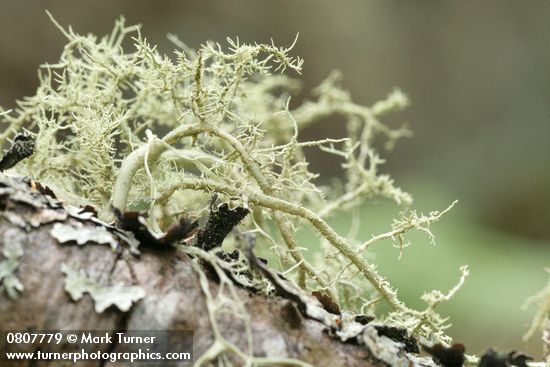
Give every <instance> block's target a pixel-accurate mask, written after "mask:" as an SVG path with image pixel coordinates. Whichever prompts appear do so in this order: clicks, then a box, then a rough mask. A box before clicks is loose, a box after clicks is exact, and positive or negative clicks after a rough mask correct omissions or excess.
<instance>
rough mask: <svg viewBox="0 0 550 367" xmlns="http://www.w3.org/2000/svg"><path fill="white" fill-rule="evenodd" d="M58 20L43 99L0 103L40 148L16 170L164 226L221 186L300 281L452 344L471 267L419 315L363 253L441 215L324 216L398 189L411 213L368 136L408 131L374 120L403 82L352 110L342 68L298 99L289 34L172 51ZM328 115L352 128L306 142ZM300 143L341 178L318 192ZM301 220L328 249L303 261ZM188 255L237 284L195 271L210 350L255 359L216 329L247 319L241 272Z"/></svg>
mask: <svg viewBox="0 0 550 367" xmlns="http://www.w3.org/2000/svg"><path fill="white" fill-rule="evenodd" d="M54 22H55V21H54ZM55 24H56V25H57V26H58V27H59V28H60V30H61V32H62V33H63V34H64V35H65V37H66V38H67V44H66V46H65V47H64V49H63V51H62V53H61V56H60V59H59V61H58V62H56V63H53V64H45V65H42V66H41V68H40V70H39V79H40V85H39V87H38V89H37V91H36V94H35V95H33V96H31V97H27V98H25V99H23V100H22V101H19V102H18V106H17V108H16V109H15V110H14V111H12V112H10V113H8V112H7V111H6V112H4V113H3V112H2V111H0V119H1V120H0V121H1V122H2V123H3V124H4V125H5V126H7V127H6V128H5V131H4V132H3V133H2V134H0V145H1V144H3V143H4V142H5V141H6V140H7V139H8V138H9V137H10V136H13V135H14V134H15V133H16V132H20V131H21V130H23V129H24V130H26V132H27V133H28V134H30V135H32V136H33V137H34V138H35V139H36V147H35V153H34V155H33V156H31V157H30V158H28V159H27V160H26V161H24V162H22V163H20V164H19V165H18V166H16V168H15V169H14V170H15V171H16V172H17V173H19V174H25V175H29V176H31V177H32V178H33V179H36V180H39V181H40V182H43V183H45V184H47V185H48V186H50V187H51V188H52V189H53V191H55V192H56V193H57V194H58V195H59V196H60V197H62V198H64V199H65V200H67V201H68V202H69V203H71V204H73V205H90V204H91V205H94V206H96V207H97V208H98V212H99V217H100V218H101V219H104V220H108V219H111V218H112V217H113V216H112V207H115V208H116V209H118V210H120V211H125V210H127V209H129V208H130V209H135V210H145V211H147V212H148V225H149V226H150V228H151V229H152V230H153V232H154V233H155V234H156V235H160V234H162V233H163V232H164V231H165V230H166V229H167V228H168V227H169V226H170V225H171V224H173V223H176V222H177V221H178V219H179V218H180V217H181V216H182V215H186V216H189V217H192V218H199V217H201V216H204V215H205V214H207V213H208V212H209V207H210V205H209V202H210V201H211V200H210V198H211V197H212V196H213V195H216V197H217V200H218V201H221V202H224V203H227V205H229V207H230V208H237V207H241V208H246V209H247V210H249V211H250V214H249V215H248V216H247V217H246V218H245V219H244V221H243V222H242V223H241V224H240V225H239V231H240V232H241V233H242V234H245V235H255V236H257V247H258V248H259V249H264V253H265V252H268V251H269V250H270V251H271V253H272V254H273V259H274V261H272V262H273V263H274V264H276V266H278V267H280V270H281V271H283V272H285V275H286V277H288V278H289V279H293V281H295V282H296V283H297V284H298V285H299V287H301V288H302V289H306V290H308V291H313V290H315V291H319V292H322V293H323V294H325V295H327V296H328V297H330V298H331V299H332V300H334V301H336V302H337V303H338V304H339V305H340V307H341V308H343V309H346V310H350V311H353V312H356V313H360V312H369V313H372V312H373V310H374V308H375V306H376V305H377V304H378V303H380V302H385V303H387V304H388V305H389V306H390V308H391V311H390V313H389V314H387V315H377V317H378V318H379V319H380V320H384V318H385V320H386V322H390V323H393V324H394V325H396V326H399V327H404V328H406V329H407V330H408V331H409V333H411V334H413V335H415V336H423V337H426V338H428V339H432V340H439V341H441V342H443V343H446V344H448V343H450V341H451V339H450V338H449V337H448V336H447V335H446V334H445V333H444V329H445V328H446V327H447V326H448V323H447V320H446V319H445V318H443V317H441V316H440V315H439V314H438V313H437V312H436V310H435V308H436V307H437V306H438V305H439V303H440V302H442V301H447V300H448V299H449V298H451V297H452V296H453V295H454V294H455V293H456V291H457V290H458V287H459V286H460V285H462V284H463V282H464V278H465V277H466V275H467V274H468V270H467V268H466V267H464V268H462V269H461V272H462V278H461V280H460V282H459V285H458V286H457V287H455V288H453V289H452V290H451V291H450V292H449V293H448V294H446V295H445V294H443V293H441V292H438V291H434V292H431V293H427V294H426V295H425V296H424V297H423V299H424V300H425V301H426V302H427V304H428V306H427V307H426V309H425V310H422V311H417V310H413V309H411V308H409V307H408V306H406V305H405V304H404V303H403V302H401V301H400V300H399V298H398V296H397V292H396V291H395V290H394V289H393V288H392V286H391V285H390V283H389V282H388V281H387V280H386V279H384V278H383V277H382V276H381V275H380V274H379V273H378V270H377V269H376V266H375V265H374V264H372V263H370V262H369V260H367V257H366V255H367V253H368V250H369V247H370V245H371V244H372V243H374V242H376V241H379V240H382V239H385V238H391V239H393V240H395V241H396V242H397V244H398V245H399V246H400V247H401V250H402V249H403V247H404V246H403V244H404V239H403V236H404V235H405V233H406V232H408V231H409V230H413V229H419V230H422V231H425V232H427V233H428V235H429V236H430V238H433V236H432V234H431V232H430V230H429V225H430V224H431V223H432V222H434V221H436V220H438V219H439V218H440V216H441V215H442V214H443V213H444V212H445V211H446V210H448V209H445V210H444V211H441V212H433V213H430V214H429V215H417V214H416V213H415V212H414V211H407V210H405V211H404V212H405V214H404V215H403V217H402V218H400V219H397V220H396V222H395V223H394V225H393V226H392V229H391V230H390V231H389V232H387V233H382V234H380V235H378V236H375V237H373V238H371V239H358V238H355V237H354V234H353V233H351V234H348V235H342V234H339V233H337V232H336V230H335V229H334V228H333V227H331V226H330V225H329V224H328V222H327V218H329V217H330V216H332V215H334V214H336V213H342V212H350V213H352V215H354V214H353V213H356V211H354V210H351V209H353V208H356V207H358V206H360V205H363V204H364V203H365V202H366V201H368V199H370V198H373V197H384V198H389V199H391V200H393V201H395V202H396V203H397V204H398V205H403V206H405V209H406V208H408V206H410V205H411V204H412V197H411V196H410V195H409V194H408V193H406V192H404V191H402V190H401V189H400V188H399V187H397V186H396V185H395V184H394V182H393V180H392V179H391V178H390V176H388V175H387V174H383V173H381V172H380V166H381V164H382V163H383V162H384V160H383V159H382V158H380V155H379V152H378V151H377V150H376V149H375V148H374V145H373V142H374V140H375V139H378V140H379V141H382V142H384V143H385V147H386V148H388V149H391V148H392V147H393V146H394V145H395V143H396V142H397V141H398V140H399V139H400V138H402V137H408V136H410V135H411V133H410V131H409V130H408V128H407V125H406V124H404V125H402V126H399V127H391V126H389V125H387V124H385V123H383V122H382V120H381V119H382V118H383V117H384V116H385V115H386V114H389V113H392V112H397V111H401V110H403V109H404V108H405V107H407V105H408V104H409V100H408V98H407V96H406V95H405V94H404V93H403V92H401V91H400V90H398V89H396V90H394V91H392V92H391V93H389V95H388V96H387V97H386V98H385V99H383V100H382V101H379V102H376V103H374V104H373V105H372V106H363V105H359V104H357V103H355V102H353V100H352V98H351V96H350V94H349V93H348V92H347V91H346V90H345V89H343V88H342V86H341V74H340V73H339V72H333V73H331V74H330V75H329V77H328V78H327V79H326V80H325V81H323V82H322V83H321V84H320V85H319V86H318V87H317V88H315V89H314V90H313V91H312V93H313V95H314V97H315V98H314V100H312V101H306V102H303V103H302V104H299V105H298V106H295V107H291V103H290V97H291V95H292V94H293V93H295V92H296V91H297V90H298V89H299V88H300V83H299V81H298V80H296V79H294V78H292V77H290V76H286V75H281V73H283V72H285V71H290V72H291V73H293V74H294V75H296V74H299V73H300V72H301V70H302V65H303V60H302V59H300V58H298V57H294V56H291V55H290V51H291V49H292V47H293V45H294V44H292V45H290V46H288V47H277V46H275V45H274V44H273V43H270V44H246V43H242V42H240V41H239V40H238V39H227V46H222V45H220V44H217V43H213V42H207V43H205V44H204V45H202V46H201V47H199V48H198V49H197V50H194V49H191V48H189V47H187V46H186V45H185V44H184V43H183V42H181V41H180V40H179V39H177V38H176V37H175V36H170V40H172V42H173V43H174V45H175V46H176V50H175V51H174V53H173V54H172V55H171V56H167V55H163V54H161V53H160V52H159V51H158V50H157V49H156V47H155V46H152V45H151V44H149V43H148V42H147V40H146V39H145V38H144V37H143V36H142V35H141V31H140V27H139V26H129V27H128V26H126V25H125V23H124V19H123V18H121V19H119V20H118V21H117V22H116V24H115V28H114V30H113V32H112V33H111V34H110V35H107V36H105V37H102V38H97V37H96V36H94V35H80V34H78V33H76V32H75V31H73V29H72V28H71V27H69V28H68V29H64V28H62V27H61V26H59V25H58V24H57V23H55ZM330 115H337V116H338V117H339V118H340V119H341V120H342V122H343V123H344V124H345V126H346V131H347V137H345V138H339V139H334V138H325V139H321V140H316V141H303V140H302V139H300V131H301V130H302V129H304V128H305V127H309V126H312V125H313V124H315V123H318V122H320V121H322V120H323V119H324V118H326V117H327V116H330ZM305 148H317V149H319V151H320V154H332V155H337V156H338V157H340V158H341V159H342V160H343V162H344V163H343V164H342V168H343V177H344V180H343V181H340V182H338V183H336V184H335V185H333V186H332V187H325V186H319V185H318V184H317V183H316V178H317V177H318V175H317V174H315V173H313V172H311V171H310V170H309V168H308V161H307V158H306V157H307V155H306V154H305V152H304V150H305ZM357 220H358V218H357V217H356V218H355V219H354V221H355V222H356V221H357ZM301 226H311V227H312V228H313V229H314V230H315V231H316V233H317V234H318V242H319V243H318V245H317V246H311V250H313V249H314V248H317V249H318V251H322V252H324V256H318V257H317V258H318V259H319V260H316V261H314V262H311V261H310V260H308V259H306V258H305V257H304V249H303V247H302V246H301V245H300V244H299V243H297V242H296V239H295V237H294V232H295V230H296V229H297V228H299V227H301ZM313 241H314V239H313V238H312V239H311V242H313ZM237 248H238V245H237ZM266 250H267V251H266ZM185 251H188V252H193V253H192V254H193V255H194V256H196V257H202V258H203V260H204V261H206V260H208V261H209V262H211V263H212V264H213V267H214V270H216V271H217V272H218V273H219V276H220V278H221V279H222V282H223V284H226V285H227V287H226V288H225V289H228V290H229V291H228V293H227V294H225V295H224V294H222V295H221V296H220V295H218V296H217V297H214V296H212V295H211V294H209V290H208V285H207V283H206V281H205V280H204V278H201V285H202V287H203V290H204V293H205V295H206V297H207V303H208V312H209V313H211V319H212V324H213V329H214V330H215V334H216V335H215V336H216V341H215V344H214V345H213V346H212V348H211V349H210V350H209V351H208V352H207V353H206V354H205V356H203V357H201V358H202V359H203V360H208V359H209V358H215V357H216V356H217V355H219V354H220V353H222V352H227V351H229V352H233V353H236V354H238V355H240V356H242V358H243V359H245V360H247V361H248V362H250V361H251V359H250V358H252V357H251V356H248V355H247V354H243V353H242V352H241V351H239V350H236V348H235V347H234V346H232V345H231V344H230V343H229V342H228V341H227V340H225V339H224V338H223V336H222V331H220V330H217V329H216V325H215V312H216V310H218V309H219V306H220V304H221V303H223V304H224V305H230V309H231V312H233V313H235V314H236V315H240V316H239V317H242V318H244V319H247V316H246V312H245V310H244V309H243V307H242V305H241V304H240V302H239V301H238V300H235V299H232V298H231V297H232V291H231V289H232V288H231V284H232V280H231V279H230V278H227V277H226V276H225V275H223V274H225V273H224V271H227V270H231V269H234V268H235V267H234V266H227V264H226V263H224V261H223V260H222V259H221V257H219V256H210V255H209V254H208V253H207V252H203V251H199V250H198V249H190V248H188V249H186V250H185ZM243 266H245V265H243ZM195 269H196V270H197V271H198V272H200V271H201V270H200V267H198V266H195ZM220 269H223V270H224V271H221V270H220ZM73 270H74V269H73ZM73 270H71V268H69V267H66V268H65V269H64V272H65V273H66V274H67V275H68V277H69V279H73V278H74V277H75V276H76V277H79V275H78V274H77V273H75V271H76V270H74V271H73ZM234 271H235V274H238V273H239V271H242V268H241V269H238V270H234ZM75 274H76V275H75ZM75 279H76V278H75ZM79 279H80V278H79ZM249 281H252V282H262V280H261V279H252V280H249ZM263 282H264V283H265V281H263ZM71 289H72V287H71ZM86 289H88V288H86ZM82 291H84V290H79V292H77V293H78V294H80V293H82ZM87 291H90V290H89V289H88V290H87ZM71 292H72V293H74V292H73V291H71ZM78 294H76V296H78ZM134 296H135V297H134V298H133V299H134V300H135V299H138V298H139V297H138V295H136V294H134ZM139 296H140V297H141V296H142V295H139ZM77 298H78V297H77ZM126 305H127V304H126ZM96 307H99V306H97V303H96ZM119 307H120V305H119ZM100 308H101V309H103V308H104V307H100ZM248 338H251V337H250V335H248ZM254 361H255V362H259V360H258V359H255V360H254ZM280 362H281V363H283V362H284V361H283V360H281V361H280ZM287 362H289V361H287ZM289 363H290V362H289ZM293 363H296V364H298V365H300V363H299V361H298V362H296V361H295V362H293Z"/></svg>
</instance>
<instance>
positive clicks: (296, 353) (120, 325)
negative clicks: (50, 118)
mask: <svg viewBox="0 0 550 367" xmlns="http://www.w3.org/2000/svg"><path fill="white" fill-rule="evenodd" d="M30 186H33V185H32V184H31V183H30V182H28V181H21V180H20V179H10V178H8V176H5V175H3V174H1V173H0V251H2V250H3V249H4V248H5V247H6V246H8V245H9V244H13V243H19V244H21V245H22V248H23V250H24V254H23V255H22V257H21V258H20V259H19V262H20V263H19V266H18V267H17V270H16V271H15V275H16V277H17V278H18V279H19V280H20V282H21V283H22V285H23V286H24V290H23V291H22V292H21V293H20V294H19V295H18V297H17V298H16V299H11V298H10V297H8V295H7V293H6V292H5V291H3V290H0V292H1V293H0V330H25V329H32V330H56V329H65V330H70V329H73V330H111V331H123V330H176V329H178V330H192V331H193V333H194V336H193V342H194V345H193V355H194V358H195V359H196V358H197V357H198V356H200V355H201V354H203V353H204V352H205V351H206V350H207V349H208V348H209V347H210V346H211V345H212V343H213V341H214V336H213V335H214V334H213V332H212V329H211V324H210V321H209V318H208V314H207V311H206V309H207V308H206V301H205V296H204V293H203V291H202V289H201V287H200V284H199V277H198V273H197V272H196V271H194V270H193V269H192V267H191V266H190V258H189V257H188V256H187V255H186V254H184V253H181V252H178V251H175V250H174V251H148V250H143V249H142V253H141V255H140V256H139V257H138V256H133V255H128V254H127V255H124V256H121V255H120V253H119V252H117V251H113V250H112V249H111V248H110V247H109V246H107V245H98V244H93V243H88V244H86V245H76V244H74V243H72V244H71V243H69V244H61V243H59V242H58V240H57V239H56V238H54V237H53V236H52V234H51V231H52V227H53V225H54V224H55V223H59V222H61V223H66V224H70V225H74V226H77V225H80V224H78V223H82V225H83V227H82V229H83V230H84V229H86V228H94V227H96V226H97V223H94V222H92V221H91V220H83V219H79V218H76V217H73V216H71V215H68V213H67V208H66V207H65V206H63V207H62V206H59V205H57V204H56V202H55V200H53V199H52V198H51V197H48V196H44V195H43V194H42V193H47V190H45V189H44V188H43V187H38V188H36V187H34V189H33V188H31V187H30ZM34 186H36V185H34ZM41 192H42V193H41ZM109 230H110V229H109ZM140 248H141V247H140ZM1 259H2V258H1V257H0V260H1ZM75 262H78V263H79V264H80V268H82V269H85V271H86V273H87V274H88V276H89V277H90V278H93V279H94V280H96V281H97V282H98V283H100V284H103V285H109V284H115V283H117V282H122V283H124V284H126V285H132V284H134V285H139V286H141V287H142V288H143V289H144V290H145V292H146V296H145V298H143V299H141V300H140V301H138V302H136V303H135V304H133V306H132V307H131V309H130V310H129V311H128V312H122V311H120V310H118V309H117V308H115V307H113V306H112V307H109V308H107V309H106V310H105V311H104V312H102V313H97V312H96V311H95V310H94V302H93V300H92V299H91V297H90V296H89V295H87V294H85V295H84V297H83V298H82V299H80V300H79V301H77V302H74V301H72V299H71V298H70V296H69V294H68V293H67V292H66V291H65V289H64V279H65V276H64V275H63V274H62V272H61V271H60V268H61V264H62V263H66V264H71V263H73V264H74V263H75ZM209 287H210V289H211V292H212V293H215V292H216V290H217V287H218V283H217V282H216V280H215V279H209ZM238 296H239V297H240V298H241V299H242V300H243V301H244V303H245V305H246V309H247V312H248V313H249V315H250V317H251V325H252V331H253V340H254V355H255V356H264V357H265V356H271V355H273V354H274V353H275V354H277V355H278V356H279V357H288V358H296V359H300V360H302V361H305V362H307V363H309V364H311V365H314V366H381V365H386V363H384V362H382V361H381V360H379V359H378V358H376V357H375V354H376V353H373V352H371V351H370V350H369V348H368V347H367V346H365V345H358V343H344V342H342V341H341V340H339V339H338V338H334V337H331V336H329V333H327V329H328V328H327V326H326V325H324V324H323V323H321V322H319V321H315V320H312V319H309V318H308V317H305V316H304V315H303V314H302V313H300V312H299V311H298V308H297V305H296V304H295V303H294V302H293V301H291V300H288V299H284V298H280V297H267V296H262V295H258V294H253V293H250V292H249V291H247V290H245V289H242V288H239V289H238ZM217 321H218V324H219V326H220V330H221V332H222V334H223V335H224V336H225V337H226V338H227V339H228V340H230V341H231V342H232V343H234V344H235V345H236V346H238V347H239V348H240V349H241V350H246V349H247V347H246V340H245V339H246V338H245V337H244V335H243V328H244V325H243V323H242V321H240V320H238V319H236V318H235V317H232V316H231V315H225V316H223V317H220V318H218V320H217ZM59 348H60V349H61V350H69V349H70V348H71V347H70V346H63V345H60V346H59ZM124 348H125V347H124V346H123V345H115V346H114V347H112V346H111V347H109V346H108V345H105V346H104V350H105V351H123V350H124ZM229 359H232V360H233V362H234V363H235V365H239V364H240V363H242V361H241V362H239V361H240V360H239V359H238V357H236V356H229ZM409 362H410V361H409ZM49 363H50V364H48V362H35V363H32V364H31V363H28V364H25V363H21V364H17V365H18V366H23V365H29V366H30V365H32V366H54V365H60V364H59V363H58V362H53V363H52V362H49ZM0 364H2V361H0ZM88 365H92V366H95V365H97V366H100V365H101V366H113V365H114V364H110V363H109V362H97V364H93V363H91V364H88ZM116 365H117V366H119V365H124V364H121V363H117V364H116ZM182 365H188V364H182Z"/></svg>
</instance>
